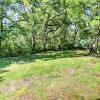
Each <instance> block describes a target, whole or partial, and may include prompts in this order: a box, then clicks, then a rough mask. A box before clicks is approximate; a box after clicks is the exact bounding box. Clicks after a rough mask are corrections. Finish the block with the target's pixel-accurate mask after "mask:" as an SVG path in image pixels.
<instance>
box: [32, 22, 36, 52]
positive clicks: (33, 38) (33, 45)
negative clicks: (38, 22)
mask: <svg viewBox="0 0 100 100" xmlns="http://www.w3.org/2000/svg"><path fill="white" fill-rule="evenodd" d="M34 27H35V22H34V21H33V23H32V52H33V53H35V52H36V42H35V40H36V39H35V35H36V33H35V29H34Z"/></svg>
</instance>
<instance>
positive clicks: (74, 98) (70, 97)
mask: <svg viewBox="0 0 100 100" xmlns="http://www.w3.org/2000/svg"><path fill="white" fill-rule="evenodd" d="M63 100H84V97H83V96H80V95H76V94H73V93H64V95H63Z"/></svg>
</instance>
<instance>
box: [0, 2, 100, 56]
mask: <svg viewBox="0 0 100 100" xmlns="http://www.w3.org/2000/svg"><path fill="white" fill-rule="evenodd" d="M0 2H1V3H0V15H2V16H0V21H1V25H0V29H1V32H0V43H1V46H0V52H2V53H1V55H3V56H4V55H16V54H17V55H18V54H24V53H36V52H40V51H44V50H64V49H69V48H70V49H74V48H77V49H80V48H83V49H84V48H88V47H89V45H90V42H89V41H90V40H91V41H92V40H93V41H94V42H97V37H99V35H98V36H97V34H96V33H99V31H100V28H99V26H100V10H99V6H100V5H99V1H98V0H93V1H91V0H6V1H5V0H4V1H3V0H2V1H0ZM8 38H9V39H8Z"/></svg>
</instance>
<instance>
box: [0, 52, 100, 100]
mask: <svg viewBox="0 0 100 100" xmlns="http://www.w3.org/2000/svg"><path fill="white" fill-rule="evenodd" d="M99 99H100V58H99V57H92V56H87V52H84V51H64V52H49V53H41V54H36V55H30V56H20V57H12V58H1V59H0V100H99Z"/></svg>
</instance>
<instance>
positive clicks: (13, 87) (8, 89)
mask: <svg viewBox="0 0 100 100" xmlns="http://www.w3.org/2000/svg"><path fill="white" fill-rule="evenodd" d="M17 84H18V83H17V81H16V80H10V81H9V82H8V83H7V84H6V86H2V87H0V92H1V93H3V94H7V93H9V92H14V91H15V90H16V87H17Z"/></svg>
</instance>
